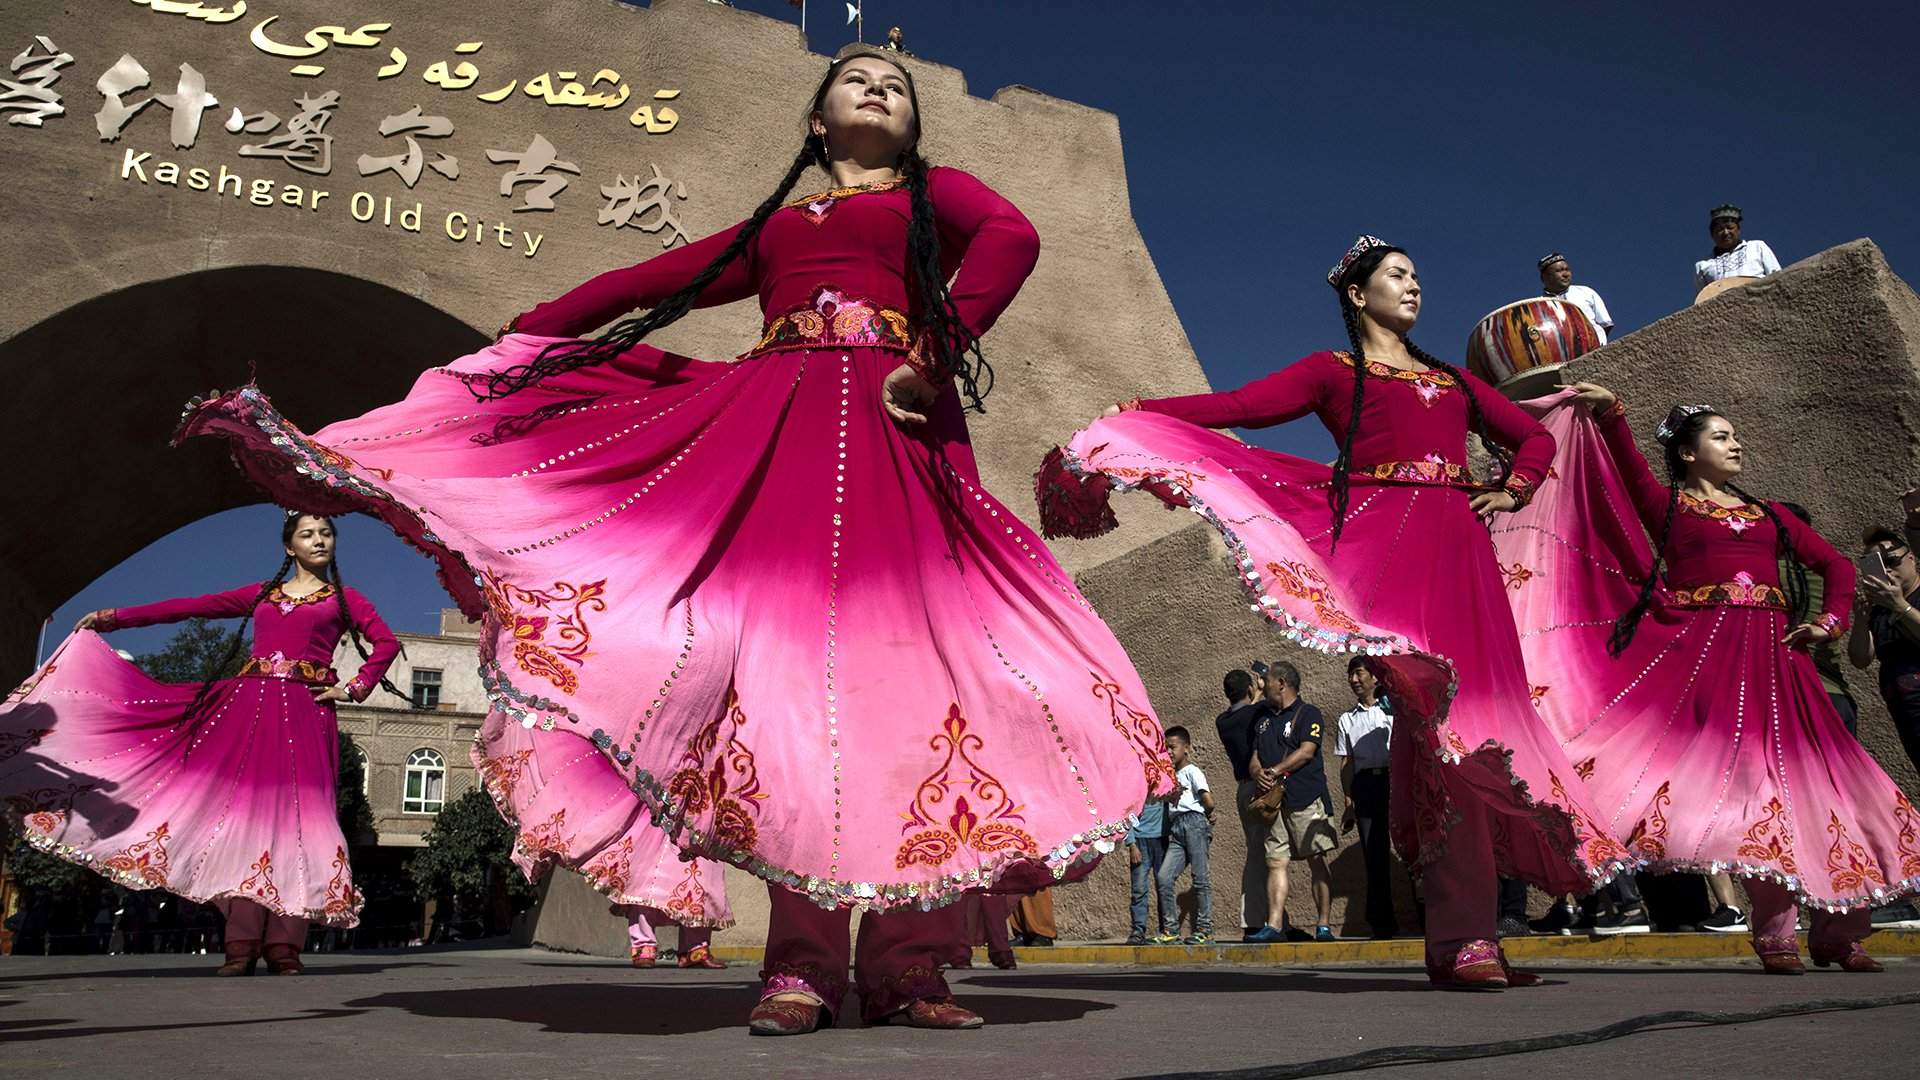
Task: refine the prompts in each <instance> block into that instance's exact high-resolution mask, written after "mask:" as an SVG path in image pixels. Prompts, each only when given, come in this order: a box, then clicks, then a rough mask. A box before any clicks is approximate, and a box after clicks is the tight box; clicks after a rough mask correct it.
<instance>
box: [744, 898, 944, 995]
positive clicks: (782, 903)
mask: <svg viewBox="0 0 1920 1080" xmlns="http://www.w3.org/2000/svg"><path fill="white" fill-rule="evenodd" d="M767 892H768V894H769V896H771V898H772V901H773V910H772V912H771V914H770V916H769V918H768V922H767V959H766V967H765V968H764V969H762V970H761V972H760V978H761V980H762V983H763V988H762V996H763V997H764V996H769V995H772V994H783V993H794V992H801V993H808V994H812V995H813V996H814V997H817V998H819V999H820V1002H821V1004H822V1005H823V1006H825V1008H826V1009H827V1011H828V1012H830V1013H835V1014H837V1013H839V1011H840V999H841V998H843V997H845V996H846V993H847V961H848V956H847V953H848V949H847V930H848V927H849V925H850V924H851V920H852V919H853V912H852V911H851V910H849V909H846V908H841V909H839V910H835V911H828V910H826V909H824V908H821V907H819V906H818V905H816V904H814V903H813V902H812V901H811V900H808V899H807V898H806V897H804V896H801V895H800V894H798V893H795V892H789V891H788V890H786V889H783V888H781V887H779V886H778V885H769V886H767ZM852 951H853V956H852V960H853V981H854V988H855V989H856V990H858V991H859V992H860V1013H861V1016H862V1017H863V1018H865V1019H867V1020H877V1019H879V1018H880V1017H883V1016H886V1015H888V1014H889V1013H895V1012H899V1011H900V1010H901V1009H904V1008H906V1007H907V1006H908V1005H910V1004H912V1003H913V1002H914V1001H916V1000H918V999H920V998H934V999H939V1000H945V999H948V998H951V997H952V996H953V995H952V992H951V991H949V990H948V989H947V980H946V978H945V977H943V976H942V975H941V974H940V968H941V967H942V966H951V965H952V964H953V963H954V962H955V961H956V960H958V959H959V958H960V957H961V956H963V955H965V954H966V953H967V943H966V915H965V912H964V911H963V909H962V907H961V905H959V904H949V905H947V906H946V907H942V908H935V909H934V910H932V911H912V910H909V911H890V912H880V913H876V912H868V913H866V914H865V915H863V916H861V918H860V937H859V941H858V943H857V944H855V946H854V948H853V950H852Z"/></svg>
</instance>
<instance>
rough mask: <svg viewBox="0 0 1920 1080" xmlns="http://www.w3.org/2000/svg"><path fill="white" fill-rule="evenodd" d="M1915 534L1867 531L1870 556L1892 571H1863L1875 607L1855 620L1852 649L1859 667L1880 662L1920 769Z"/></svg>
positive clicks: (1919, 588) (1885, 689) (1891, 707)
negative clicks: (1880, 572)
mask: <svg viewBox="0 0 1920 1080" xmlns="http://www.w3.org/2000/svg"><path fill="white" fill-rule="evenodd" d="M1911 535H1912V532H1911V531H1909V533H1908V535H1907V536H1902V535H1901V534H1900V533H1898V532H1895V531H1894V530H1892V529H1889V528H1887V527H1885V526H1875V527H1874V528H1871V529H1868V530H1867V535H1866V548H1867V556H1868V558H1869V559H1872V558H1875V557H1877V558H1878V559H1879V560H1880V563H1881V565H1884V566H1885V567H1886V575H1885V576H1884V577H1883V576H1881V575H1879V574H1876V573H1873V572H1871V571H1870V572H1868V573H1865V574H1862V575H1860V594H1861V596H1862V597H1863V599H1864V601H1865V603H1866V604H1867V606H1868V608H1869V612H1868V614H1867V616H1866V617H1865V618H1863V619H1857V620H1855V623H1854V630H1853V633H1852V635H1851V636H1850V637H1849V638H1848V641H1847V654H1848V659H1850V660H1852V661H1853V666H1854V667H1857V668H1865V667H1867V666H1868V665H1870V664H1871V663H1873V662H1874V661H1875V660H1878V661H1879V662H1880V697H1881V698H1882V700H1884V701H1885V702H1886V703H1887V711H1888V712H1890V713H1892V714H1893V726H1894V729H1895V730H1897V731H1898V732H1899V733H1900V743H1901V745H1902V746H1904V747H1905V748H1906V751H1907V757H1908V758H1909V759H1911V760H1912V761H1913V762H1914V766H1915V768H1920V609H1916V608H1915V606H1914V605H1915V602H1916V601H1920V560H1916V559H1915V557H1914V552H1913V545H1912V542H1911V540H1910V539H1909V537H1911Z"/></svg>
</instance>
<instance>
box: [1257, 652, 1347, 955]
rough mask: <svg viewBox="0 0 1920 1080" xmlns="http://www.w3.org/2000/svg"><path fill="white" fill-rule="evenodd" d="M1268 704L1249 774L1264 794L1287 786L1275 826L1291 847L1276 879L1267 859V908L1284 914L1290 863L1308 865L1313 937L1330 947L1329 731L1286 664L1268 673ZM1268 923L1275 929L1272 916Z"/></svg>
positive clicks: (1335, 842)
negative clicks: (1323, 749)
mask: <svg viewBox="0 0 1920 1080" xmlns="http://www.w3.org/2000/svg"><path fill="white" fill-rule="evenodd" d="M1264 701H1265V705H1266V708H1265V709H1263V710H1262V712H1261V714H1260V716H1259V718H1258V719H1256V720H1255V721H1254V722H1253V737H1254V741H1253V747H1254V758H1255V762H1256V767H1255V768H1254V769H1252V770H1251V771H1252V773H1253V782H1254V786H1255V787H1257V788H1259V789H1260V790H1261V791H1263V792H1264V791H1267V790H1269V789H1271V788H1273V787H1274V786H1275V785H1283V786H1284V794H1283V795H1282V798H1281V802H1280V817H1279V820H1278V822H1277V823H1276V824H1279V825H1281V826H1282V827H1283V828H1284V829H1285V833H1286V841H1287V842H1286V850H1285V851H1284V853H1282V854H1281V857H1280V862H1279V868H1278V873H1277V874H1276V873H1275V872H1274V869H1273V865H1274V860H1273V853H1271V852H1270V853H1269V855H1268V866H1269V870H1268V880H1269V881H1270V882H1272V881H1275V880H1276V879H1277V881H1278V889H1277V890H1276V889H1275V888H1274V886H1272V885H1269V887H1268V890H1267V903H1268V906H1269V907H1270V908H1271V909H1272V911H1275V912H1278V911H1284V910H1286V901H1287V875H1286V865H1287V862H1288V861H1289V860H1291V859H1305V860H1306V861H1307V870H1308V872H1309V873H1310V874H1311V876H1312V881H1313V909H1314V927H1313V937H1314V940H1315V941H1332V940H1333V927H1332V926H1331V925H1329V924H1330V922H1331V920H1332V914H1333V875H1332V873H1331V872H1330V871H1329V870H1328V868H1327V856H1328V855H1331V854H1332V853H1333V851H1334V850H1335V849H1336V848H1338V847H1339V846H1340V838H1339V836H1338V835H1336V834H1335V833H1334V831H1333V821H1332V819H1331V818H1329V817H1328V812H1329V811H1330V810H1332V809H1333V797H1332V796H1331V795H1330V794H1328V792H1327V770H1326V764H1325V759H1324V758H1323V757H1322V756H1321V754H1320V744H1321V742H1322V741H1324V738H1325V736H1324V730H1325V727H1326V725H1325V722H1324V721H1323V720H1322V719H1321V717H1320V710H1319V709H1316V708H1314V707H1313V706H1312V705H1309V704H1307V703H1306V702H1304V701H1301V700H1300V669H1299V668H1296V667H1294V666H1293V665H1292V664H1289V663H1287V662H1285V661H1279V662H1277V663H1275V664H1273V665H1272V667H1271V668H1270V669H1269V671H1268V675H1267V691H1266V695H1265V699H1264ZM1268 920H1269V923H1270V924H1271V921H1272V915H1271V914H1269V915H1268ZM1267 929H1272V927H1271V925H1269V927H1268V928H1267Z"/></svg>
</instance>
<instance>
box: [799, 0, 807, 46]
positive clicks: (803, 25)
mask: <svg viewBox="0 0 1920 1080" xmlns="http://www.w3.org/2000/svg"><path fill="white" fill-rule="evenodd" d="M806 35H807V0H800V36H801V37H802V38H805V37H806Z"/></svg>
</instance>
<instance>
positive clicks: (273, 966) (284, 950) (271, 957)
mask: <svg viewBox="0 0 1920 1080" xmlns="http://www.w3.org/2000/svg"><path fill="white" fill-rule="evenodd" d="M265 955H266V958H267V974H269V975H298V974H300V973H301V972H303V971H305V970H307V969H306V967H305V966H304V965H302V964H301V963H300V950H299V949H296V948H294V947H293V946H291V945H269V946H267V948H266V952H265Z"/></svg>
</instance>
